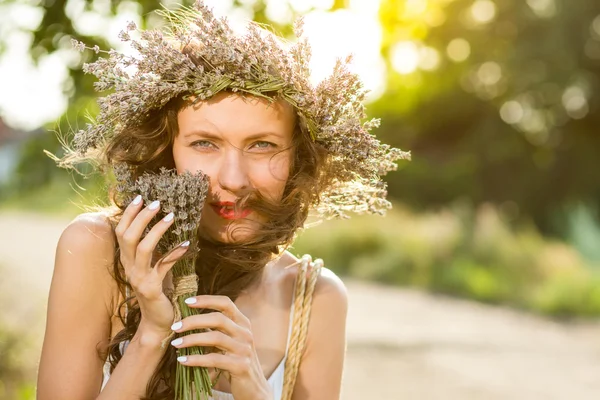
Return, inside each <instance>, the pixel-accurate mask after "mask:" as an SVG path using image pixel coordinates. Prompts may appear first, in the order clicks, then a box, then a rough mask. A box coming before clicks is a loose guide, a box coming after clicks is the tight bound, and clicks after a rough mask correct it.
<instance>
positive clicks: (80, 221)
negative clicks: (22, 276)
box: [54, 212, 115, 305]
mask: <svg viewBox="0 0 600 400" xmlns="http://www.w3.org/2000/svg"><path fill="white" fill-rule="evenodd" d="M114 252H115V240H114V234H113V228H112V224H111V222H110V220H109V219H108V217H107V216H106V215H105V214H103V213H100V212H95V213H83V214H80V215H78V216H77V217H75V218H74V219H73V220H72V221H71V222H70V223H69V225H67V227H66V228H65V229H64V231H63V233H62V235H61V237H60V239H59V242H58V246H57V249H56V263H55V272H54V273H55V275H56V274H66V275H68V276H70V277H74V276H82V277H83V276H87V277H88V278H87V279H92V280H95V281H96V282H97V283H98V284H101V283H102V285H98V287H97V288H98V289H103V290H102V292H103V293H104V294H105V296H106V297H105V299H106V300H107V303H111V301H112V295H113V291H114V290H113V289H114V287H113V286H114V285H113V284H112V281H113V278H112V275H111V272H112V265H113V263H114V254H115V253H114ZM107 305H108V304H107Z"/></svg>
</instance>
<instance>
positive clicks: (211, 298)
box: [185, 295, 250, 328]
mask: <svg viewBox="0 0 600 400" xmlns="http://www.w3.org/2000/svg"><path fill="white" fill-rule="evenodd" d="M185 303H186V304H187V305H188V306H189V307H190V308H205V309H211V310H217V311H220V312H221V313H223V314H224V315H225V316H227V317H228V318H230V319H231V320H232V321H233V322H235V323H236V324H238V325H241V326H243V327H246V328H250V320H249V319H248V318H247V317H246V316H245V315H244V314H243V313H242V312H241V311H240V310H239V308H238V307H237V306H236V305H235V303H234V302H233V301H232V300H231V298H229V297H228V296H216V295H200V296H193V297H188V298H187V299H185Z"/></svg>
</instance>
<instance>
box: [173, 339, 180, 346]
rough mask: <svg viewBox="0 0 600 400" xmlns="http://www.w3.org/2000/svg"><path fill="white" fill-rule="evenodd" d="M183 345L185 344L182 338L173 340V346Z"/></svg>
mask: <svg viewBox="0 0 600 400" xmlns="http://www.w3.org/2000/svg"><path fill="white" fill-rule="evenodd" d="M181 343H183V339H182V338H177V339H175V340H173V341H172V342H171V344H172V345H173V346H178V345H180V344H181Z"/></svg>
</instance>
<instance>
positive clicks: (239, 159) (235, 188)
mask: <svg viewBox="0 0 600 400" xmlns="http://www.w3.org/2000/svg"><path fill="white" fill-rule="evenodd" d="M217 178H218V182H219V186H220V187H221V188H223V190H226V191H228V192H231V193H234V194H237V195H241V194H242V192H245V191H246V190H248V189H249V187H250V180H249V178H248V168H247V166H246V163H245V160H244V157H243V154H242V151H241V150H240V149H237V148H231V149H229V150H228V151H226V152H225V154H223V157H222V158H221V165H220V168H219V173H218V176H217Z"/></svg>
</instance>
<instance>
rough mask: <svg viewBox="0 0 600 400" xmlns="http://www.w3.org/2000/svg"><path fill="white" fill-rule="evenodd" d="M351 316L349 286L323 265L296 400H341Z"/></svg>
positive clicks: (317, 284) (316, 289)
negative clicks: (349, 315)
mask: <svg viewBox="0 0 600 400" xmlns="http://www.w3.org/2000/svg"><path fill="white" fill-rule="evenodd" d="M313 262H314V263H319V262H322V261H321V260H319V259H315V260H314V261H313ZM295 270H296V271H297V270H298V269H296V268H295ZM347 315H348V290H347V288H346V285H345V284H344V282H343V281H342V279H340V277H338V276H337V274H336V273H335V272H333V271H332V270H330V269H329V268H327V267H325V265H324V264H323V266H322V267H321V271H320V274H319V275H318V277H317V280H316V283H315V288H314V292H313V296H312V304H311V308H310V318H309V322H308V330H307V333H306V343H305V347H304V352H303V354H302V361H301V363H300V369H299V371H298V376H297V380H296V384H295V386H294V391H293V394H292V400H303V399H308V398H310V399H339V398H340V391H341V380H342V371H343V366H344V358H345V353H346V319H347Z"/></svg>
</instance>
